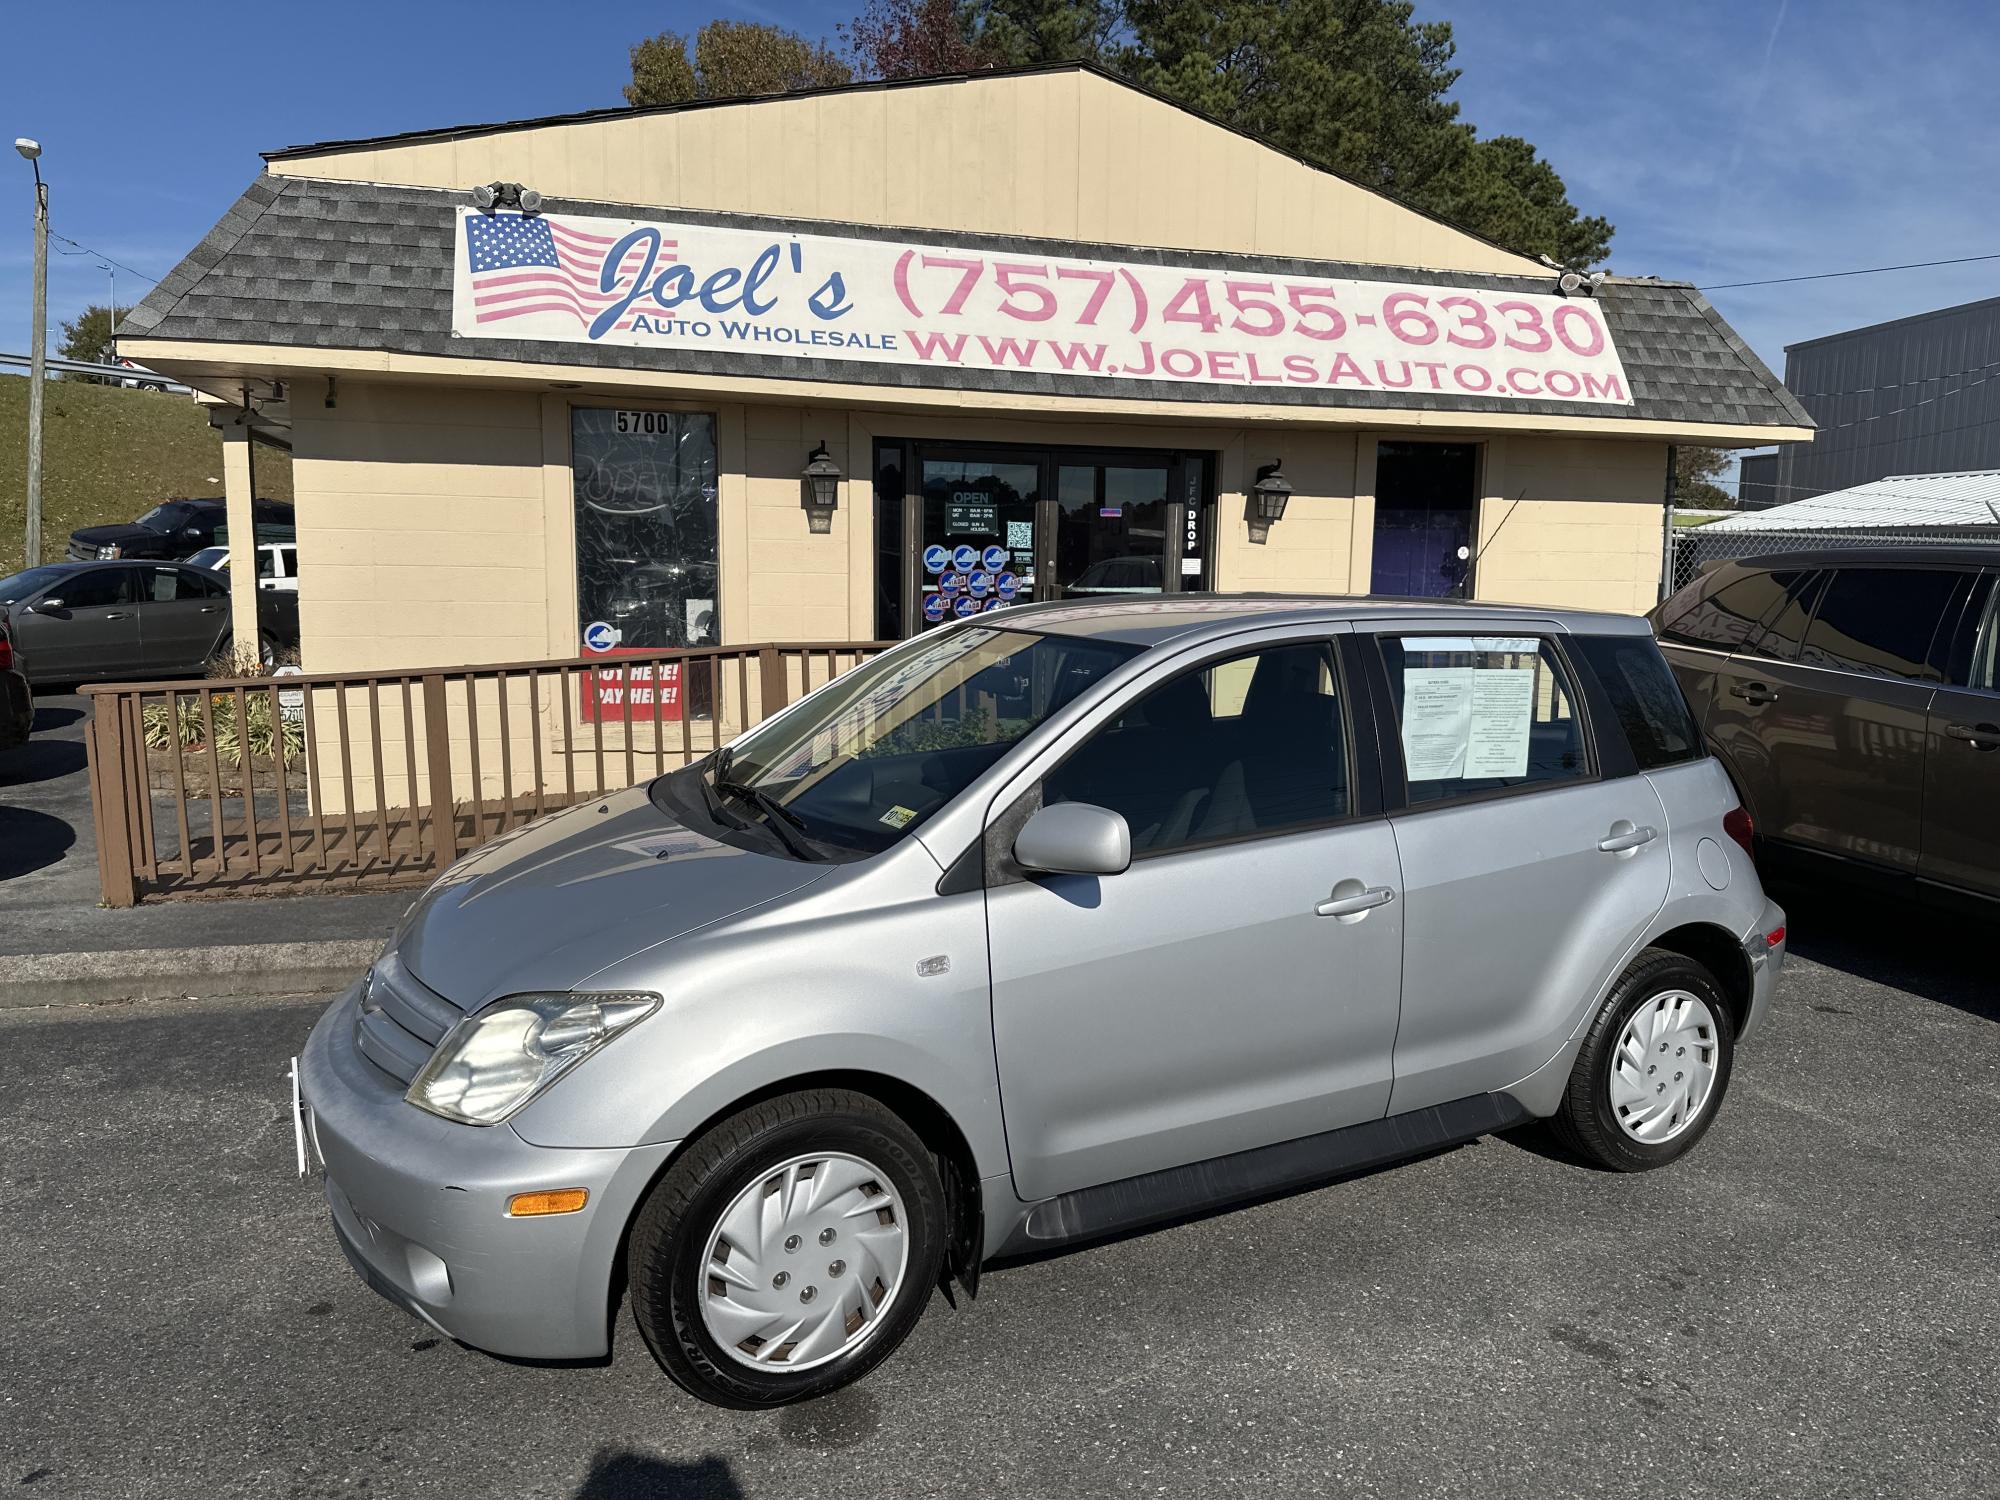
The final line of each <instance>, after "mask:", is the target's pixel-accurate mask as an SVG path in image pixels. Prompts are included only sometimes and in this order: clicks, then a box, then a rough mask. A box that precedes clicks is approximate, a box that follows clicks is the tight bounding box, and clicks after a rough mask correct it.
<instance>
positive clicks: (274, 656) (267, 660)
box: [257, 630, 278, 672]
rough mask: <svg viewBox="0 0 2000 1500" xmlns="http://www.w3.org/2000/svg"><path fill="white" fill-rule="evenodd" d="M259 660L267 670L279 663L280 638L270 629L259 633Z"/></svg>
mask: <svg viewBox="0 0 2000 1500" xmlns="http://www.w3.org/2000/svg"><path fill="white" fill-rule="evenodd" d="M257 661H258V663H259V664H260V665H261V666H262V667H263V668H264V670H265V671H266V672H268V671H270V670H271V668H273V667H275V666H276V665H277V664H278V638H277V637H276V636H275V635H272V634H271V632H270V631H268V630H261V631H259V632H258V633H257Z"/></svg>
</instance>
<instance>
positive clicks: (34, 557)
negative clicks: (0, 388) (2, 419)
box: [14, 136, 49, 568]
mask: <svg viewBox="0 0 2000 1500" xmlns="http://www.w3.org/2000/svg"><path fill="white" fill-rule="evenodd" d="M14 149H15V150H16V151H18V152H20V153H21V155H22V156H24V157H25V158H27V162H28V165H29V166H31V167H33V168H34V169H35V292H34V302H35V325H34V328H33V329H32V330H31V332H30V334H29V345H28V347H29V355H28V534H27V537H26V539H25V541H26V546H25V549H24V551H23V557H24V559H25V565H26V566H28V567H30V568H32V567H34V566H36V565H37V564H39V563H40V562H41V560H42V387H43V385H44V384H46V383H47V381H48V375H49V351H48V336H49V185H48V184H47V183H46V182H43V181H42V167H41V163H40V161H39V160H38V159H37V158H39V157H40V156H41V154H42V147H41V143H40V142H39V141H31V140H29V139H28V138H27V137H26V136H21V137H19V138H17V139H16V140H15V142H14Z"/></svg>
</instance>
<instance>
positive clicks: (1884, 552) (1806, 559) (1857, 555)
mask: <svg viewBox="0 0 2000 1500" xmlns="http://www.w3.org/2000/svg"><path fill="white" fill-rule="evenodd" d="M1729 562H1731V563H1733V564H1735V565H1736V566H1737V567H1740V568H1745V569H1755V568H1839V567H1870V568H1874V567H1880V566H1882V565H1884V564H1886V563H1915V564H1917V565H1918V566H1922V567H1933V568H2000V541H1993V542H1987V543H1979V542H1960V543H1955V544H1953V545H1949V546H1946V545H1941V544H1936V543H1931V542H1919V543H1916V544H1915V545H1911V544H1909V543H1907V542H1906V543H1903V544H1902V545H1900V546H1899V545H1897V544H1895V543H1893V542H1885V543H1883V544H1882V545H1881V546H1878V547H1816V548H1813V549H1812V550H1811V551H1800V552H1760V553H1758V554H1757V555H1756V556H1754V557H1732V558H1730V559H1729Z"/></svg>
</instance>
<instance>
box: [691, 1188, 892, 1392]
mask: <svg viewBox="0 0 2000 1500" xmlns="http://www.w3.org/2000/svg"><path fill="white" fill-rule="evenodd" d="M905 1223H906V1219H905V1216H904V1213H903V1203H902V1199H901V1198H899V1197H898V1196H897V1194H896V1190H895V1189H894V1188H893V1187H892V1186H890V1183H889V1179H888V1177H887V1176H886V1175H885V1174H884V1173H882V1172H881V1171H879V1170H877V1168H876V1167H874V1166H873V1165H872V1164H871V1163H869V1162H865V1161H863V1160H861V1158H860V1157H858V1156H847V1155H843V1154H840V1153H831V1154H824V1155H815V1156H795V1157H793V1158H792V1159H791V1160H790V1161H787V1162H781V1163H779V1165H777V1166H775V1167H773V1168H772V1169H771V1170H770V1171H769V1172H766V1173H764V1174H763V1175H762V1176H760V1177H759V1178H758V1179H757V1180H756V1181H755V1182H753V1183H751V1184H750V1185H749V1186H748V1187H746V1188H744V1189H743V1191H742V1192H740V1193H738V1194H737V1195H736V1197H735V1199H734V1200H733V1201H732V1202H731V1203H730V1205H729V1207H728V1208H727V1209H726V1210H725V1211H724V1213H723V1215H722V1220H721V1222H720V1223H719V1224H717V1225H716V1227H715V1232H714V1233H713V1234H711V1235H710V1236H709V1239H708V1253H707V1254H706V1255H705V1256H704V1257H703V1258H702V1270H701V1276H702V1285H701V1318H702V1323H703V1324H704V1325H705V1326H706V1327H707V1329H708V1332H709V1335H710V1336H711V1337H712V1338H713V1339H714V1340H715V1342H716V1343H717V1344H718V1345H720V1346H721V1348H722V1351H723V1353H725V1354H727V1355H728V1356H729V1357H730V1358H731V1359H733V1360H735V1361H736V1362H737V1363H739V1364H744V1365H748V1366H750V1367H751V1368H752V1369H756V1370H805V1369H810V1368H811V1367H812V1366H814V1365H821V1364H825V1363H826V1362H827V1361H828V1360H830V1359H837V1358H839V1357H840V1356H841V1355H843V1354H846V1353H848V1352H849V1351H850V1350H853V1349H855V1348H858V1347H859V1346H860V1345H861V1344H862V1343H864V1342H866V1340H867V1339H868V1338H869V1337H870V1335H872V1334H873V1333H874V1332H875V1330H876V1329H877V1328H878V1327H880V1326H881V1323H882V1319H883V1318H884V1316H886V1315H887V1313H888V1311H889V1304H890V1303H892V1302H893V1301H895V1299H896V1293H897V1291H898V1289H899V1288H900V1286H901V1284H902V1280H903V1271H904V1269H905V1267H906V1265H907V1263H908V1261H909V1240H908V1237H907V1235H906V1232H905V1228H904V1226H905Z"/></svg>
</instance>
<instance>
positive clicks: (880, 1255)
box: [628, 1089, 948, 1408]
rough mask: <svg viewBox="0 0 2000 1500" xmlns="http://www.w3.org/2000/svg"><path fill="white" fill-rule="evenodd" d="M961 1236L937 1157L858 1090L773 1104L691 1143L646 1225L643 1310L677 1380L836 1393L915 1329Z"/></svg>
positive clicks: (728, 1388)
mask: <svg viewBox="0 0 2000 1500" xmlns="http://www.w3.org/2000/svg"><path fill="white" fill-rule="evenodd" d="M947 1238H948V1236H947V1233H946V1226H945V1210H944V1189H943V1186H942V1184H941V1182H940V1180H939V1177H938V1169H937V1165H936V1162H935V1161H934V1159H933V1158H932V1156H931V1154H930V1152H929V1150H928V1149H926V1147H925V1146H924V1144H923V1142H922V1141H921V1140H919V1139H918V1137H917V1136H916V1134H915V1133H914V1132H913V1131H912V1130H911V1129H910V1128H909V1126H907V1125H905V1124H904V1123H903V1122H902V1120H901V1119H899V1118H898V1117H897V1116H896V1115H894V1114H893V1113H891V1112H890V1111H889V1110H888V1109H887V1108H885V1107H884V1106H883V1105H882V1104H880V1103H878V1102H877V1101H876V1100H874V1099H871V1098H869V1097H867V1096H866V1095H863V1094H856V1093H851V1092H849V1091H847V1090H844V1089H811V1090H806V1091H803V1092H800V1093H796V1094H787V1095H784V1096H783V1097H781V1098H777V1099H771V1100H767V1101H766V1102H764V1103H762V1104H758V1105H754V1106H752V1107H751V1108H749V1109H747V1110H744V1111H743V1112H742V1113H741V1114H738V1115H735V1116H733V1117H731V1118H730V1119H728V1120H725V1121H724V1122H722V1123H721V1124H720V1125H717V1126H716V1127H715V1128H714V1129H712V1130H710V1131H709V1132H708V1133H707V1134H706V1135H704V1136H702V1137H700V1138H699V1139H698V1140H696V1141H695V1142H694V1143H693V1144H691V1145H690V1146H688V1147H687V1148H686V1149H685V1150H684V1151H683V1152H682V1153H681V1155H680V1157H679V1158H677V1159H676V1160H675V1162H674V1164H673V1165H672V1166H671V1167H669V1168H668V1170H667V1172H666V1174H665V1175H664V1176H663V1177H661V1179H660V1181H659V1182H658V1184H656V1185H655V1187H654V1188H653V1191H652V1193H651V1195H650V1196H649V1197H648V1198H647V1200H646V1202H645V1205H644V1206H643V1207H642V1208H641V1209H640V1211H639V1215H638V1218H637V1219H636V1220H635V1221H634V1223H633V1226H632V1237H631V1246H630V1249H629V1251H628V1270H629V1273H630V1281H631V1287H632V1311H633V1316H634V1318H635V1319H636V1321H637V1322H638V1325H639V1331H640V1332H641V1333H642V1334H643V1335H644V1336H645V1339H646V1344H647V1347H648V1348H650V1349H651V1350H652V1351H653V1356H654V1358H656V1359H657V1360H658V1361H659V1362H660V1365H661V1366H662V1368H664V1369H665V1370H666V1372H667V1373H668V1374H669V1375H670V1376H672V1377H673V1378H674V1380H675V1381H676V1382H677V1383H678V1384H680V1385H681V1386H682V1387H684V1388H685V1389H686V1390H688V1391H690V1392H692V1393H693V1394H694V1395H697V1396H699V1397H701V1398H702V1399H703V1400H705V1401H711V1402H714V1403H715V1404H716V1405H718V1406H734V1407H745V1408H755V1407H768V1406H781V1405H786V1404H788V1403H790V1402H794V1401H802V1400H806V1399H808V1398H810V1397H813V1396H820V1395H824V1394H826V1393H827V1392H829V1391H832V1390H836V1389H838V1388H839V1387H841V1386H843V1385H847V1384H848V1383H850V1382H852V1381H855V1380H859V1379H860V1378H861V1377H862V1376H863V1375H865V1374H867V1373H868V1371H870V1370H872V1369H873V1368H874V1367H875V1366H876V1365H878V1364H880V1363H881V1362H882V1361H883V1360H885V1359H887V1358H888V1357H889V1355H890V1354H891V1353H893V1352H894V1351H895V1348H896V1346H897V1345H898V1344H900V1343H901V1342H902V1341H903V1339H904V1338H905V1337H906V1336H907V1335H908V1334H909V1332H910V1330H911V1329H912V1328H914V1327H915V1326H916V1322H917V1319H918V1318H919V1317H920V1316H922V1314H923V1310H924V1304H925V1303H926V1302H927V1301H928V1300H929V1298H930V1293H931V1288H932V1287H933V1286H934V1285H936V1283H937V1280H938V1276H939V1272H940V1269H941V1266H942V1263H943V1259H944V1249H945V1242H946V1240H947Z"/></svg>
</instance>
